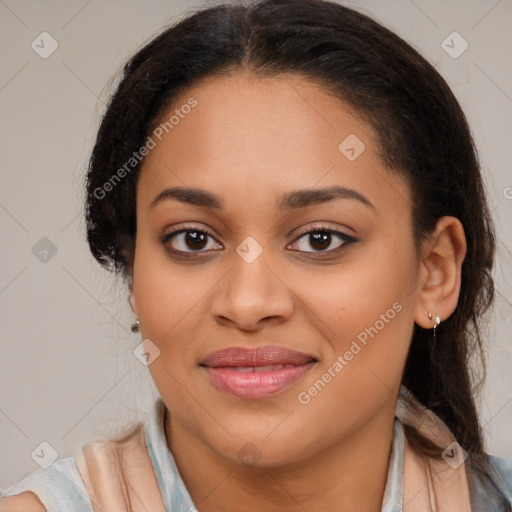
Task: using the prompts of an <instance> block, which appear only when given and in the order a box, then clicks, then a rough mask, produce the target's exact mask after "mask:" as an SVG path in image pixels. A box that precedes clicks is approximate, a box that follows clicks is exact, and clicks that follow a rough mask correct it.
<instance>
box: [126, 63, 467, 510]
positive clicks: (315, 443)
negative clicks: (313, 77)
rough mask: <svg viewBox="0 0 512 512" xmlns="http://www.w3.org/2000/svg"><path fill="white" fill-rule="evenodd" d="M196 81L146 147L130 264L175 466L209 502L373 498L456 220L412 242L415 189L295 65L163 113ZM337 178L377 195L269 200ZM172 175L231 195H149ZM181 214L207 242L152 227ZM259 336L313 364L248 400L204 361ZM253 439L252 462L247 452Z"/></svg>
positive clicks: (444, 285) (365, 502)
mask: <svg viewBox="0 0 512 512" xmlns="http://www.w3.org/2000/svg"><path fill="white" fill-rule="evenodd" d="M191 97H193V98H195V99H196V100H197V102H198V104H197V106H196V107H195V108H194V109H193V110H192V111H191V113H190V114H188V115H187V116H185V118H184V119H181V120H180V123H179V124H178V125H177V126H175V127H174V129H173V130H172V131H170V132H169V133H168V134H167V135H165V136H164V137H163V138H162V140H161V141H160V142H158V144H157V146H156V147H155V148H154V149H152V150H151V151H150V153H149V154H148V155H147V156H146V158H145V160H144V162H143V167H142V171H141V174H140V177H139V181H138V185H137V240H136V249H135V258H134V265H133V269H131V271H130V272H131V274H132V289H131V292H132V307H133V309H134V312H135V313H136V314H137V316H138V319H139V321H140V328H141V335H142V338H143V339H149V340H151V342H152V343H154V344H155V345H156V346H157V347H158V348H159V350H160V355H159V356H158V357H157V358H156V359H155V360H154V362H152V363H151V364H150V366H149V370H150V372H151V375H152V378H153V379H154V382H155V384H156V386H157V388H158V391H159V393H160V395H161V396H162V398H163V400H164V402H165V403H166V405H167V407H168V409H169V411H170V414H169V415H168V417H167V421H166V425H165V429H166V436H167V442H168V446H169V449H170V450H171V451H172V453H173V455H174V458H175V460H176V463H177V466H178V469H179V471H180V473H181V475H182V477H183V479H184V481H185V483H186V485H187V488H188V490H189V492H190V494H191V497H192V499H193V501H194V503H195V504H196V506H197V508H198V510H200V511H201V512H203V511H210V510H230V511H234V512H237V511H247V510H265V511H267V512H272V511H278V510H279V511H281V510H290V511H304V510H307V511H321V510H360V511H368V512H370V511H371V512H377V511H380V509H381V503H382V499H383V493H384V487H385V483H386V477H387V468H388V461H389V455H390V450H391V445H392V440H393V418H394V411H395V406H396V400H397V396H398V392H399V387H400V381H401V377H402V373H403V368H404V365H405V360H406V356H407V352H408V348H409V345H410V341H411V336H412V332H413V327H414V323H417V324H419V325H421V326H422V327H424V328H432V327H433V325H434V320H433V319H432V320H431V319H429V318H428V313H429V312H432V314H433V315H434V318H435V315H439V316H440V318H441V320H442V321H443V320H445V319H446V318H447V317H448V316H450V315H451V314H452V312H453V311H454V309H455V307H456V304H457V300H458V295H459V289H460V269H461V264H462V261H463V259H464V255H465V251H466V244H465V238H464V231H463V229H462V226H461V224H460V222H459V221H458V220H457V219H454V218H453V217H443V218H441V219H440V220H439V222H438V225H437V228H436V230H435V232H434V233H433V234H432V236H431V237H430V238H429V239H428V240H426V241H425V243H424V244H423V247H422V250H421V253H420V254H418V253H417V252H416V250H415V247H414V243H413V232H412V225H411V196H410V191H409V189H408V186H407V185H406V183H405V181H404V180H403V179H401V178H400V177H399V176H397V175H396V174H395V173H392V172H391V171H390V170H388V169H386V168H385V167H384V166H383V164H382V162H381V161H380V159H379V146H378V142H377V137H376V135H375V133H374V132H373V130H372V129H371V127H369V126H368V125H367V124H365V123H364V122H363V121H362V119H361V118H360V117H359V116H358V115H357V112H354V111H353V109H352V108H350V107H349V106H348V105H347V104H345V103H343V102H342V101H341V100H339V99H337V98H335V97H334V96H332V95H329V94H327V93H326V92H324V90H322V88H321V87H320V86H318V85H315V84H314V83H312V82H310V81H307V80H305V79H304V78H301V77H298V76H291V75H290V76H288V75H285V76H281V77H279V78H273V79H269V78H266V79H258V78H256V77H254V76H253V75H251V74H249V73H248V72H237V73H235V74H232V75H228V76H224V77H215V78H208V79H206V80H203V81H201V82H200V83H198V84H197V85H196V86H194V87H193V88H190V89H188V90H186V91H185V92H183V93H182V95H181V96H180V97H178V98H176V101H175V102H174V105H173V108H172V109H169V112H166V115H165V116H163V117H162V119H168V118H169V117H170V115H171V114H172V112H173V111H174V109H175V108H179V106H180V105H183V104H185V103H186V102H187V100H188V99H189V98H191ZM349 134H356V135H357V137H358V138H359V139H360V140H361V141H363V142H364V144H365V150H364V152H363V153H362V154H361V155H360V156H359V157H358V158H357V159H356V160H355V161H349V160H348V159H347V158H346V157H345V155H344V154H342V153H341V152H340V151H339V149H338V146H339V144H340V143H341V142H342V141H343V140H344V139H345V138H346V137H347V136H348V135H349ZM334 185H337V186H342V187H347V188H350V189H353V190H356V191H357V192H359V193H360V194H362V195H363V196H364V197H366V198H367V199H368V200H369V201H370V202H371V203H372V204H373V207H369V206H367V205H365V204H363V203H362V202H360V201H358V200H355V199H353V198H341V199H340V198H337V199H332V200H330V201H327V202H323V203H321V204H315V205H309V206H307V207H304V208H300V209H297V210H291V211H288V212H283V211H281V210H279V209H278V208H277V206H276V198H278V197H279V196H281V195H282V194H285V193H288V192H291V191H296V190H299V189H319V188H324V187H330V186H334ZM177 186H181V187H198V188H202V189H205V190H208V191H210V192H212V193H215V194H217V195H218V196H220V198H221V199H222V201H223V202H224V207H223V208H222V209H218V210H216V209H212V208H206V207H199V206H195V205H190V204H185V203H182V202H179V201H176V200H173V199H166V200H162V201H160V202H158V203H157V204H156V205H155V206H151V203H152V201H153V200H154V199H155V197H156V196H157V195H158V194H160V193H161V192H162V191H163V190H164V189H166V188H167V187H177ZM184 223H186V224H187V226H191V227H190V231H191V232H193V231H194V230H195V229H201V230H205V231H207V232H209V234H210V237H208V238H207V239H206V241H205V244H204V245H203V246H202V247H201V248H200V249H199V251H202V253H200V252H198V249H197V248H196V246H193V245H192V246H190V245H187V244H186V243H185V239H184V237H183V235H178V236H177V237H175V238H174V239H173V240H168V241H167V242H166V243H165V244H163V243H162V241H161V239H162V237H163V236H164V235H166V234H168V233H171V232H172V231H173V230H177V229H178V228H180V229H181V228H183V227H184V226H183V225H182V224H184ZM321 224H323V225H326V226H327V227H328V228H329V229H332V230H337V231H339V232H342V233H345V234H347V235H349V236H352V237H354V238H355V239H356V241H355V242H353V243H344V242H343V241H340V240H339V239H338V238H337V237H336V236H335V235H332V237H331V239H330V240H331V243H330V244H329V245H328V242H327V243H326V245H325V247H326V248H325V249H322V250H321V251H323V253H322V252H321V251H319V250H318V249H317V247H318V245H315V243H314V240H312V239H311V237H310V236H309V235H307V234H306V235H304V233H307V232H309V231H311V230H312V229H313V228H315V227H318V226H319V225H321ZM324 231H325V229H324ZM247 237H252V238H253V239H254V240H256V241H257V243H258V244H259V246H261V248H262V251H263V252H262V253H261V254H260V255H259V256H258V257H257V258H256V259H255V261H253V262H252V263H248V262H247V261H245V260H244V259H243V258H242V257H241V256H240V255H239V254H238V253H237V251H236V249H237V247H238V246H239V245H240V244H241V242H242V241H244V240H245V239H246V238H247ZM338 247H342V249H341V250H340V251H339V252H337V253H336V249H337V248H338ZM171 249H175V250H181V251H186V253H185V256H181V257H177V256H173V255H172V253H171V252H170V250H171ZM322 254H324V255H323V257H322ZM187 255H188V256H189V257H188V259H187ZM396 303H398V304H399V305H400V306H401V310H400V312H398V313H396V315H394V318H393V319H391V320H389V321H388V322H387V323H385V326H384V327H383V328H381V329H380V330H379V332H378V334H377V335H376V336H375V337H374V338H369V341H368V343H367V345H366V346H363V348H362V349H361V351H360V352H358V353H357V355H356V356H354V358H353V359H352V360H351V361H349V362H348V364H346V366H344V368H343V370H342V371H341V372H339V373H338V374H336V377H335V378H332V380H331V381H330V382H329V383H328V384H327V385H326V386H325V388H323V389H322V390H321V392H319V393H318V394H317V395H316V396H314V397H312V398H311V400H310V401H309V403H307V404H302V403H300V402H299V401H298V398H297V397H298V395H299V393H300V392H304V391H307V390H308V389H309V388H310V387H311V386H312V385H313V384H314V383H315V382H316V381H317V380H318V379H320V378H322V375H323V374H324V373H325V372H327V371H328V369H329V368H332V366H333V363H334V362H335V361H336V360H337V357H338V355H342V354H344V353H345V352H346V351H347V350H349V348H350V346H351V343H352V342H353V340H355V339H356V338H357V336H358V334H359V333H361V332H363V331H364V330H365V328H368V327H370V326H374V325H375V324H376V321H377V320H379V319H380V318H382V317H381V315H383V314H385V313H386V311H388V310H389V309H390V308H392V305H393V304H396ZM268 344H274V345H279V346H282V347H286V348H290V349H294V350H297V351H300V352H306V353H309V354H313V355H314V357H315V358H316V359H317V360H318V363H317V364H316V365H315V366H314V367H313V368H312V369H311V370H310V371H309V372H308V373H307V374H306V375H305V376H304V377H303V378H302V379H301V380H300V381H299V382H297V383H295V384H294V385H292V386H291V387H289V388H287V389H284V390H282V391H280V392H279V393H277V394H275V395H273V396H271V397H268V398H264V399H256V400H246V399H241V398H237V397H234V396H232V395H230V394H227V393H225V392H223V391H220V390H219V389H217V388H216V387H214V386H213V385H212V383H211V381H210V379H209V378H208V376H207V374H206V372H205V371H204V369H203V368H202V367H200V366H199V363H200V361H201V360H202V359H203V358H204V357H205V356H206V355H207V354H209V353H211V352H212V351H216V350H220V349H224V348H228V347H234V346H245V347H256V346H264V345H268ZM247 443H251V445H249V446H251V447H250V448H248V447H247ZM244 447H245V448H244ZM240 450H242V452H240ZM244 450H245V451H244ZM248 450H249V452H250V453H249V455H250V456H251V455H252V463H251V464H249V465H247V464H246V463H244V461H243V460H242V459H241V456H240V455H239V453H242V454H246V455H247V451H248ZM249 458H250V457H249ZM245 461H246V462H247V459H245Z"/></svg>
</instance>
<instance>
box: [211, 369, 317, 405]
mask: <svg viewBox="0 0 512 512" xmlns="http://www.w3.org/2000/svg"><path fill="white" fill-rule="evenodd" d="M314 365H315V362H314V361H311V362H309V363H306V364H302V365H297V366H293V367H289V368H281V369H279V370H265V371H261V372H257V371H252V372H242V371H238V370H236V369H233V368H230V367H227V366H224V367H219V368H209V367H206V368H205V369H206V371H207V373H208V375H209V376H210V378H211V380H212V382H213V384H214V385H215V386H217V387H218V388H219V389H221V390H223V391H227V392H228V393H230V394H232V395H234V396H237V397H239V398H249V399H250V398H265V397H268V396H272V395H274V394H276V393H278V392H279V391H282V390H283V389H286V388H288V387H290V386H291V385H293V384H295V383H296V382H297V381H298V380H300V379H301V378H302V377H303V376H304V375H305V374H306V373H307V372H308V371H309V370H310V369H311V368H312V367H313V366H314Z"/></svg>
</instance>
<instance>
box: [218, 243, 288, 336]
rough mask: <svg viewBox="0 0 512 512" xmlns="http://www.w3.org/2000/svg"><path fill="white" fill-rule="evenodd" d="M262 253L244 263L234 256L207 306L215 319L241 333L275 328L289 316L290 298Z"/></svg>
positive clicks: (276, 272) (268, 260)
mask: <svg viewBox="0 0 512 512" xmlns="http://www.w3.org/2000/svg"><path fill="white" fill-rule="evenodd" d="M280 274H282V272H279V270H278V269H277V266H276V265H275V264H274V265H273V264H272V261H271V258H270V257H267V255H266V252H265V251H263V252H262V254H260V256H258V257H257V258H256V259H255V260H254V261H252V262H248V261H246V260H244V259H243V258H242V257H239V256H238V254H237V255H236V256H235V257H234V263H233V266H232V268H231V270H230V271H229V272H228V273H227V275H226V276H225V278H224V279H223V280H222V284H221V286H219V287H218V293H217V295H216V296H215V297H214V299H213V301H212V304H211V308H212V309H211V312H212V314H213V316H214V318H215V320H216V321H217V322H218V323H219V324H222V325H226V326H231V327H235V328H237V329H240V330H243V331H256V330H259V329H261V328H262V327H264V326H266V325H269V324H272V325H277V324H280V323H282V322H285V321H286V320H287V319H289V318H290V317H291V315H292V314H293V311H294V308H295V300H294V295H293V292H292V290H291V289H290V287H289V286H288V285H287V283H286V282H284V280H283V278H282V275H280Z"/></svg>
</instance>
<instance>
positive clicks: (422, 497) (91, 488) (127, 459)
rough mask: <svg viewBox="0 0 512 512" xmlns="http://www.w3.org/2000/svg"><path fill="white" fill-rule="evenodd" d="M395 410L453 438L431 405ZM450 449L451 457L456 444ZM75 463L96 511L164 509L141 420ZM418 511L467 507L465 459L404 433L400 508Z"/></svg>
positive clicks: (456, 511)
mask: <svg viewBox="0 0 512 512" xmlns="http://www.w3.org/2000/svg"><path fill="white" fill-rule="evenodd" d="M397 416H398V417H399V418H400V420H401V421H402V423H405V424H409V425H412V426H415V427H416V428H417V429H418V430H419V431H420V432H421V433H422V434H424V435H426V436H427V437H429V438H430V439H432V440H434V441H437V443H438V444H439V445H441V446H443V447H448V446H449V445H450V444H451V443H453V442H454V441H455V439H454V438H453V435H452V434H451V432H450V431H449V429H448V427H447V426H446V425H445V424H444V422H442V420H441V419H440V418H438V417H437V416H436V415H435V414H433V413H432V412H431V411H428V410H425V411H424V412H423V413H422V414H421V415H420V416H413V415H411V414H410V413H408V411H407V410H406V409H402V411H401V412H398V409H397ZM458 453H459V456H460V453H461V452H458ZM448 454H449V455H450V454H452V455H453V458H454V460H455V459H456V458H457V446H454V447H453V448H452V451H449V452H448ZM459 460H462V459H460V457H459ZM452 465H453V466H455V463H453V464H452ZM77 467H78V470H79V471H80V473H81V475H82V478H83V480H84V483H85V486H86V489H87V492H88V493H89V496H90V498H91V502H92V504H93V508H94V511H95V512H100V511H101V512H126V511H132V512H165V507H164V504H163V502H162V498H161V494H160V490H159V488H158V483H157V480H156V476H155V474H154V472H153V468H152V465H151V461H150V459H149V455H148V452H147V449H146V444H145V435H144V429H143V427H142V426H141V427H140V428H139V429H138V430H136V431H135V432H134V433H132V434H131V435H130V436H129V437H128V438H127V439H125V440H124V441H122V442H114V441H106V442H96V443H92V444H89V445H86V446H84V448H83V450H82V452H81V453H80V455H79V456H78V457H77ZM420 511H421V512H471V505H470V498H469V490H468V482H467V478H466V471H465V465H464V463H462V464H460V465H459V466H457V467H454V468H452V467H451V465H449V464H448V463H447V462H445V460H443V459H441V460H440V461H438V460H433V459H432V458H426V457H421V456H419V455H418V454H417V453H416V452H414V451H413V450H412V448H411V446H410V444H409V443H408V442H407V439H405V445H404V464H403V512H420Z"/></svg>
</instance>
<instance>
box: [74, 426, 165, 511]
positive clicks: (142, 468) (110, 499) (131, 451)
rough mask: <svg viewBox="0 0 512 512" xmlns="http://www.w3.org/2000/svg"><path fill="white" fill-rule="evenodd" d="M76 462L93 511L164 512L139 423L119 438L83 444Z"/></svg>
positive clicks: (142, 430)
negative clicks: (131, 431)
mask: <svg viewBox="0 0 512 512" xmlns="http://www.w3.org/2000/svg"><path fill="white" fill-rule="evenodd" d="M76 465H77V468H78V471H79V472H80V475H81V476H82V479H83V481H84V484H85V487H86V489H87V493H88V494H89V498H90V500H91V503H92V506H93V509H94V512H127V511H130V512H165V507H164V504H163V502H162V497H161V494H160V489H159V488H158V482H157V480H156V476H155V473H154V471H153V466H152V465H151V460H150V459H149V454H148V452H147V449H146V439H145V434H144V427H143V426H140V427H139V428H138V429H137V430H136V431H135V432H133V433H132V434H131V435H130V436H129V437H128V438H126V439H124V440H123V441H120V442H119V441H118V442H116V441H103V442H95V443H91V444H88V445H86V446H84V447H83V449H82V451H81V452H79V454H78V456H77V457H76Z"/></svg>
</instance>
